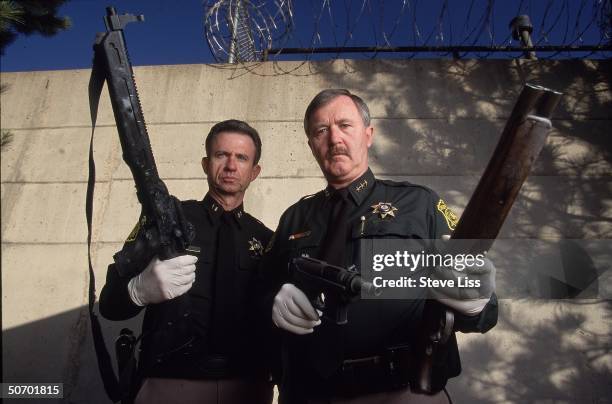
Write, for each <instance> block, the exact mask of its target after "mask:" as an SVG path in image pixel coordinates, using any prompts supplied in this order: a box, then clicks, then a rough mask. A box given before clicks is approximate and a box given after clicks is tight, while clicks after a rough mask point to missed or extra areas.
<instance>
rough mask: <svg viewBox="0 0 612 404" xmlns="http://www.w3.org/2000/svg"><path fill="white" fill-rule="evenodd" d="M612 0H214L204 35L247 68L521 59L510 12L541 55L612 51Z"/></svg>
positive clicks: (214, 49)
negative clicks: (358, 61)
mask: <svg viewBox="0 0 612 404" xmlns="http://www.w3.org/2000/svg"><path fill="white" fill-rule="evenodd" d="M611 2H612V0H579V1H575V0H520V1H519V0H517V1H499V0H498V1H496V0H461V1H449V0H398V1H388V0H387V1H385V0H300V1H292V0H206V1H205V2H204V4H203V5H204V36H205V38H206V42H207V44H208V47H209V49H210V52H211V53H212V55H213V58H214V59H215V61H216V62H218V63H227V62H230V63H234V64H240V65H241V67H246V68H248V66H249V65H253V64H254V63H255V64H256V63H258V62H261V61H266V60H268V61H287V60H295V61H302V62H309V61H321V60H335V59H340V58H342V59H368V58H385V59H393V58H401V59H410V58H414V57H430V58H431V57H434V58H439V57H453V58H493V57H497V58H517V57H521V56H522V54H523V49H525V47H527V45H525V43H524V42H521V40H520V38H521V37H520V36H519V35H518V33H513V32H512V29H511V28H510V27H509V24H510V21H508V19H509V16H510V17H516V16H524V15H526V16H529V17H528V19H527V21H531V22H532V23H530V25H531V26H530V27H528V30H529V33H530V35H531V38H530V39H531V40H532V44H531V49H532V50H533V51H537V52H538V55H537V57H538V58H557V59H560V58H585V57H595V58H609V57H610V54H611V53H612V52H611V50H612V5H611ZM521 21H523V20H521ZM521 27H522V26H521ZM515 28H516V27H515ZM522 29H527V28H525V27H522Z"/></svg>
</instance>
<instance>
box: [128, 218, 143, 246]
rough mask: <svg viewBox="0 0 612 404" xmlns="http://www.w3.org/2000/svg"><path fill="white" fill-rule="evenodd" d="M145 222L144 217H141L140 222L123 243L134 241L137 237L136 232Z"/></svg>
mask: <svg viewBox="0 0 612 404" xmlns="http://www.w3.org/2000/svg"><path fill="white" fill-rule="evenodd" d="M146 222H147V217H146V216H143V217H141V218H140V220H139V221H138V222H137V223H136V226H134V228H133V229H132V231H131V232H130V234H129V235H128V236H127V239H126V240H125V242H126V243H131V242H132V241H134V240H136V237H137V236H138V232H139V231H140V228H141V227H142V226H144V224H145V223H146Z"/></svg>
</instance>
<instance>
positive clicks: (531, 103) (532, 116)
mask: <svg viewBox="0 0 612 404" xmlns="http://www.w3.org/2000/svg"><path fill="white" fill-rule="evenodd" d="M561 95H562V94H561V93H559V92H557V91H554V90H550V89H547V88H544V87H540V86H536V85H532V84H526V85H525V86H524V87H523V91H522V92H521V94H520V95H519V98H518V100H517V102H516V104H515V106H514V109H513V110H512V114H511V115H510V118H508V121H507V122H506V126H505V127H504V131H503V132H502V135H501V138H500V139H499V142H498V143H497V147H496V148H495V152H494V153H493V156H492V157H491V160H490V161H489V164H488V165H487V168H486V169H485V171H484V174H483V175H482V178H481V179H480V182H479V183H478V186H477V187H476V190H475V191H474V194H473V195H472V197H471V198H470V200H469V202H468V204H467V207H466V208H465V210H464V212H463V215H461V219H460V220H459V223H458V224H457V227H456V228H455V231H454V232H453V234H452V236H451V239H457V240H459V239H463V240H473V242H471V243H470V242H466V241H464V242H462V243H461V244H460V246H459V245H456V244H453V243H450V244H449V249H448V250H447V251H445V253H450V254H458V253H471V254H480V253H483V252H484V251H487V250H489V249H490V248H491V246H492V245H493V242H494V241H495V238H496V237H497V235H498V234H499V231H500V230H501V227H502V225H503V224H504V221H505V220H506V217H507V216H508V213H509V212H510V209H511V208H512V204H513V203H514V200H515V199H516V197H517V196H518V193H519V191H520V189H521V186H522V185H523V182H525V179H526V178H527V176H528V175H529V173H530V171H531V168H532V166H533V163H534V161H535V160H536V158H537V157H538V154H540V151H541V150H542V148H543V147H544V144H545V143H546V138H547V137H548V134H549V133H550V129H551V128H552V125H551V123H550V117H551V115H552V113H553V111H554V109H555V108H556V106H557V104H558V103H559V100H560V99H561ZM431 306H439V304H437V303H434V302H429V301H428V302H427V303H426V309H425V311H424V320H423V327H422V329H423V332H422V334H421V335H420V336H419V340H418V346H417V347H416V372H415V377H414V379H415V380H413V384H414V385H413V386H412V387H413V388H415V389H416V390H419V391H421V392H424V393H434V392H436V391H439V390H441V389H442V388H443V387H444V386H443V385H440V382H443V381H444V380H440V382H439V379H440V378H436V377H435V375H434V362H435V357H436V355H439V354H440V352H441V351H443V350H444V344H445V343H446V341H447V340H448V339H449V337H450V334H451V333H452V332H453V331H452V330H453V323H454V314H453V311H451V310H450V309H442V310H441V311H440V310H436V309H433V308H432V307H431ZM427 316H429V317H432V318H425V317H427Z"/></svg>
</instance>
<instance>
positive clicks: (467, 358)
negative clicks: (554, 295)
mask: <svg viewBox="0 0 612 404" xmlns="http://www.w3.org/2000/svg"><path fill="white" fill-rule="evenodd" d="M611 67H612V64H611V63H610V62H609V61H600V62H596V61H537V62H525V61H521V62H519V61H496V60H486V61H460V62H454V61H445V60H411V61H401V60H395V61H383V60H377V61H360V62H355V61H336V62H334V63H328V62H321V63H310V64H301V63H293V62H283V63H264V64H261V65H257V66H254V67H253V68H252V69H251V70H252V71H246V70H245V69H243V68H238V69H236V68H234V67H231V66H222V67H213V66H204V65H181V66H155V67H139V68H136V80H137V83H138V85H139V91H140V97H141V101H142V105H143V108H144V114H145V118H146V119H147V122H148V130H149V135H150V137H151V142H152V147H153V150H154V153H155V157H156V160H157V165H158V168H159V172H160V175H161V176H162V177H163V178H164V179H165V181H166V184H167V185H168V187H169V189H170V192H171V193H173V194H175V195H176V196H178V197H179V198H182V199H188V198H191V199H199V198H201V197H202V196H203V195H204V193H205V192H206V188H207V187H206V183H205V180H204V179H203V174H202V172H201V167H200V163H199V162H200V159H201V157H202V155H203V146H202V144H203V139H204V136H205V134H206V133H207V132H208V130H209V128H210V127H211V126H212V125H213V124H214V123H216V122H218V121H220V120H223V119H227V118H238V119H243V120H246V121H249V122H250V123H252V124H253V126H255V127H256V128H257V129H258V130H259V132H260V133H261V135H262V138H263V144H264V150H263V157H262V166H263V172H262V175H261V176H260V177H259V179H258V180H257V181H255V182H254V183H253V184H252V186H251V188H250V190H249V192H248V194H247V198H246V202H245V206H246V209H247V210H248V211H249V212H250V213H252V214H254V215H255V216H257V217H259V218H260V219H261V220H262V221H263V222H264V223H266V224H267V225H268V226H269V227H271V228H274V227H275V226H276V224H277V221H278V218H279V216H280V214H281V213H282V211H283V210H284V209H285V208H286V207H287V206H288V205H290V204H291V203H293V202H294V201H296V200H297V199H298V198H299V197H300V196H302V195H304V194H307V193H313V192H316V191H318V190H320V189H321V188H322V187H323V186H324V182H323V180H322V177H321V175H320V172H319V169H318V167H317V165H316V164H315V162H314V160H313V158H312V156H311V155H310V152H309V150H308V148H307V146H306V141H305V136H304V134H303V131H302V128H301V121H302V117H303V112H304V110H305V107H306V105H307V104H308V102H309V100H310V99H311V98H312V97H313V96H314V95H315V94H316V93H317V92H318V91H320V90H321V89H324V88H329V87H345V88H349V89H351V91H353V92H355V93H357V94H359V95H361V96H363V98H364V99H365V100H366V101H367V102H368V104H369V105H370V109H371V112H372V116H373V124H374V126H375V128H376V139H375V145H374V147H373V149H372V152H371V166H372V168H373V170H374V172H375V173H376V174H377V175H380V176H383V177H387V178H392V179H398V180H404V179H406V180H410V181H412V182H416V183H421V184H424V185H428V186H430V187H432V188H434V189H435V190H437V191H438V192H439V193H440V194H441V195H442V196H443V198H444V199H445V200H446V201H447V203H448V204H449V205H450V206H451V207H453V208H454V210H455V211H457V212H460V211H461V210H462V209H463V208H464V207H465V204H466V202H467V200H468V198H469V196H470V195H471V192H472V191H473V189H474V187H475V186H476V183H477V181H478V178H479V176H480V174H481V173H482V171H483V169H484V167H485V165H486V163H487V162H488V159H489V157H490V155H491V153H492V151H493V149H494V147H495V145H496V142H497V139H498V137H499V134H500V133H501V129H502V128H503V125H504V123H505V120H506V118H507V117H508V115H509V114H510V111H511V108H512V106H513V105H514V101H515V99H516V96H517V95H518V92H519V91H520V88H521V84H522V83H523V82H525V81H529V82H534V83H537V84H542V85H546V86H550V87H553V88H555V89H559V90H561V91H563V92H565V93H566V95H565V96H564V98H563V100H562V102H561V105H560V106H559V108H558V110H557V111H556V113H555V119H554V125H555V126H556V128H557V130H556V131H555V132H554V133H553V134H552V135H551V136H550V138H549V140H548V143H547V145H546V147H545V150H544V151H543V153H542V155H541V156H540V158H539V159H538V162H537V164H536V168H535V170H534V172H533V174H532V176H531V177H530V178H529V179H528V181H527V183H526V184H525V186H524V188H523V191H522V192H521V196H520V198H519V199H518V200H517V202H516V205H515V207H514V208H513V210H512V212H511V214H510V216H509V218H508V220H507V222H506V225H505V226H504V228H503V230H502V237H504V238H513V239H515V238H519V239H531V238H538V239H546V240H553V241H554V240H560V239H577V240H576V244H577V245H578V248H579V249H580V250H581V251H582V253H583V254H586V256H587V257H588V258H589V260H590V261H589V265H590V266H591V267H592V268H591V272H590V274H591V275H590V276H589V277H587V278H588V279H587V280H588V282H587V283H588V288H587V287H586V286H587V285H586V284H585V285H584V287H582V288H581V290H579V291H578V292H580V291H582V289H588V290H587V291H590V292H591V293H590V294H587V295H584V294H583V295H580V297H591V298H592V297H602V296H603V297H607V298H610V297H612V292H610V278H611V277H610V276H609V275H610V271H608V272H605V271H606V269H608V268H609V265H610V264H609V263H610V262H611V261H610V260H609V258H610V250H611V249H610V238H612V223H611V222H612V183H611V181H610V173H611V172H612V170H611V168H612V155H611V153H612V147H611V146H612V140H611V138H610V133H611V128H612V121H611V120H610V119H611V118H610V112H611V106H612V92H611V91H610V74H609V72H610V71H612V69H611ZM89 73H90V72H89V71H87V70H70V71H52V72H28V73H3V74H2V78H1V79H2V86H3V92H2V97H1V119H2V129H8V130H10V131H11V132H12V134H13V139H12V141H11V142H10V143H9V144H8V145H7V146H3V147H2V173H1V175H2V177H1V178H2V190H1V191H2V337H3V348H2V355H3V375H4V379H5V381H12V382H26V381H27V382H63V383H64V391H65V396H66V397H67V400H65V401H66V402H74V403H86V402H87V403H98V402H100V403H102V402H107V400H105V398H104V393H103V390H102V386H101V382H100V379H99V376H98V373H97V369H96V362H95V358H94V355H93V348H92V343H91V336H90V330H89V320H88V318H87V310H86V302H87V282H88V279H87V270H86V268H87V248H86V244H85V243H86V234H87V233H86V224H85V208H84V201H85V189H86V179H87V150H88V144H89V135H90V132H91V129H90V118H89V110H88V108H89V106H88V96H87V83H88V79H89ZM95 158H96V164H97V184H96V194H95V215H94V237H93V240H94V243H93V250H92V254H93V262H94V266H95V272H96V276H97V285H98V287H97V289H98V291H99V290H100V289H101V287H102V285H103V283H104V276H105V273H106V265H107V264H108V263H109V262H111V260H112V254H113V253H114V252H115V251H116V250H117V249H118V248H120V246H121V243H122V242H123V240H124V239H125V237H126V235H127V234H128V233H129V232H130V230H131V228H132V227H133V225H134V223H135V221H136V219H137V216H138V213H139V206H138V203H137V200H136V198H135V195H134V186H133V183H132V179H131V177H130V172H129V170H128V169H127V167H126V166H125V164H124V163H123V161H122V159H121V149H120V145H119V142H118V137H117V134H116V130H115V123H114V118H113V115H112V110H111V108H110V103H109V101H108V94H107V92H106V90H105V91H104V92H103V94H102V100H101V105H100V112H99V115H98V128H97V131H96V136H95ZM556 245H557V246H558V245H559V244H556ZM510 248H512V247H510ZM496 262H499V264H498V267H499V268H500V278H501V279H500V280H501V281H502V282H501V284H503V281H506V282H507V283H508V284H511V283H513V280H514V279H513V276H514V275H513V271H514V270H515V269H516V268H513V267H512V266H510V267H507V266H506V267H505V266H504V262H505V261H504V255H503V254H502V253H501V252H500V253H499V254H498V258H497V259H496ZM553 267H554V265H553ZM583 278H584V277H583ZM530 279H531V278H530V277H529V276H527V277H526V278H525V279H524V280H525V281H526V283H527V284H528V283H530ZM515 286H516V285H515ZM574 286H575V285H574ZM520 287H522V286H520ZM500 293H501V294H503V290H502V288H500ZM575 294H577V293H574V295H575ZM519 297H520V298H513V299H510V298H508V299H504V300H502V301H501V312H500V322H499V325H498V326H497V327H496V328H495V329H494V330H493V331H491V332H490V333H488V334H486V335H485V336H474V335H469V336H461V340H460V345H461V350H462V358H463V362H464V373H463V375H462V376H461V377H460V378H459V379H458V380H455V381H453V382H452V383H451V385H450V391H451V394H452V395H453V396H454V398H455V402H458V403H462V402H524V401H547V402H548V401H550V402H553V401H554V402H609V400H612V397H611V396H610V391H612V384H611V380H612V377H611V376H612V355H611V353H610V346H612V338H611V337H610V335H611V334H612V332H611V331H612V327H611V323H610V319H611V316H612V307H611V305H610V301H608V300H601V299H588V300H584V299H582V300H549V299H540V300H535V299H533V298H527V297H524V296H519ZM138 321H139V319H136V320H134V321H132V322H130V325H132V326H135V327H138V325H137V323H138ZM124 325H125V324H117V323H109V322H106V321H105V322H104V328H105V330H106V338H107V343H108V345H109V347H111V346H112V345H111V344H112V340H113V339H114V337H115V336H116V335H117V332H118V330H119V329H120V328H121V327H122V326H124Z"/></svg>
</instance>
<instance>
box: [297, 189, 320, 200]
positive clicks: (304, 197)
mask: <svg viewBox="0 0 612 404" xmlns="http://www.w3.org/2000/svg"><path fill="white" fill-rule="evenodd" d="M321 192H323V191H319V192H317V193H316V194H310V195H306V196H303V197H301V198H300V202H301V201H305V200H306V199H310V198H314V197H315V196H317V194H320V193H321Z"/></svg>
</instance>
